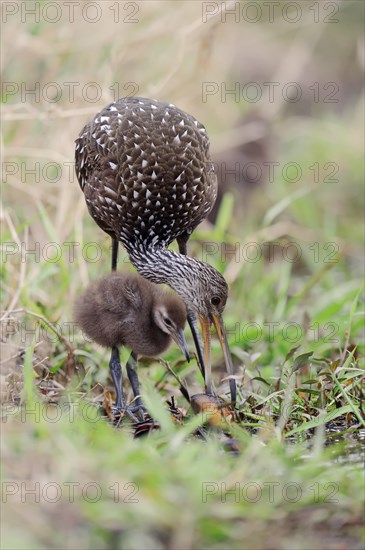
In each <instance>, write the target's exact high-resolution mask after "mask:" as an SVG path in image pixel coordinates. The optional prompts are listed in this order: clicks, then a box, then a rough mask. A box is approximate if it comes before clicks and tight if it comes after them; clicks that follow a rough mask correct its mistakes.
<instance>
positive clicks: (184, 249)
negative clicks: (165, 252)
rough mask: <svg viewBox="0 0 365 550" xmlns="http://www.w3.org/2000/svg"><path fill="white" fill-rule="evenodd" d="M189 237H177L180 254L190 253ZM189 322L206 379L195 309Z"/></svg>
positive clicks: (191, 312)
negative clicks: (188, 247)
mask: <svg viewBox="0 0 365 550" xmlns="http://www.w3.org/2000/svg"><path fill="white" fill-rule="evenodd" d="M189 237H190V233H189V234H188V233H185V234H184V235H181V236H180V237H179V238H178V239H177V243H178V245H179V252H180V254H183V255H184V256H187V253H188V251H187V246H186V245H187V242H188V239H189ZM188 323H189V327H190V330H191V334H192V335H193V340H194V344H195V349H196V352H197V354H198V363H199V368H200V371H201V373H202V375H203V378H204V381H205V364H204V354H203V347H202V342H201V339H200V334H199V330H198V323H197V320H196V315H195V313H194V311H191V310H189V311H188Z"/></svg>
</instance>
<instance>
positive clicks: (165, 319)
mask: <svg viewBox="0 0 365 550" xmlns="http://www.w3.org/2000/svg"><path fill="white" fill-rule="evenodd" d="M164 323H165V325H167V326H168V327H172V323H171V321H170V319H169V318H168V317H164Z"/></svg>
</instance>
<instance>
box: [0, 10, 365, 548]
mask: <svg viewBox="0 0 365 550" xmlns="http://www.w3.org/2000/svg"><path fill="white" fill-rule="evenodd" d="M1 9H2V21H3V34H2V48H3V58H2V105H1V109H2V121H3V124H2V143H1V144H2V181H3V185H2V191H3V193H2V213H1V219H0V222H1V236H2V255H3V262H2V265H1V270H2V273H1V274H2V281H1V304H2V321H1V329H2V338H1V340H2V341H1V346H2V363H1V365H2V371H1V372H2V374H1V382H2V386H1V387H2V399H3V401H4V402H17V399H19V392H20V388H21V387H22V383H21V376H20V375H19V365H21V364H22V363H23V358H24V352H25V350H26V349H27V346H29V344H30V342H32V340H33V338H34V331H35V324H36V323H40V330H41V333H40V337H39V338H38V340H37V344H36V345H35V347H34V349H33V350H32V356H31V360H32V361H33V365H34V368H35V372H36V381H37V383H38V384H39V387H40V389H41V391H42V392H43V394H44V395H47V396H48V398H52V396H53V398H55V399H56V398H57V396H58V392H59V391H60V387H61V388H64V387H65V386H66V385H67V384H68V383H69V381H70V377H71V374H72V373H73V372H74V371H75V368H76V367H77V369H79V370H80V371H81V372H82V373H83V374H85V372H87V373H88V377H87V378H86V379H85V380H86V382H85V383H86V385H87V384H89V386H88V388H89V389H88V391H89V392H90V393H89V395H97V396H98V397H100V396H101V395H102V389H100V388H102V386H100V385H99V384H105V383H106V379H107V374H108V371H107V368H106V367H107V361H108V358H107V355H108V354H107V353H105V352H104V351H103V350H101V349H100V348H98V347H97V346H94V345H93V344H91V343H90V342H85V340H84V339H82V337H81V335H80V334H79V332H78V331H77V329H75V330H74V328H73V326H72V306H73V302H74V300H75V297H76V296H77V295H78V294H79V293H80V291H81V289H83V288H84V287H85V286H86V285H87V284H88V282H89V281H90V280H92V279H95V278H96V277H98V276H100V275H102V274H105V273H108V272H109V270H110V254H111V250H110V239H109V238H108V237H107V235H105V234H104V233H103V232H102V231H101V230H100V229H99V228H98V227H97V226H96V224H95V223H94V222H93V221H92V220H91V218H90V217H89V215H88V213H87V210H86V206H85V203H84V197H83V194H82V192H81V190H80V189H79V186H78V182H77V180H76V176H75V174H74V141H75V139H76V137H77V136H78V134H79V132H80V130H81V129H82V127H83V126H84V124H85V123H86V122H88V121H89V120H90V119H91V118H92V117H93V116H94V115H95V114H96V113H97V112H98V111H99V110H101V109H102V108H103V107H104V106H105V105H107V104H108V103H109V102H111V101H114V100H115V99H118V98H120V97H124V96H130V95H137V96H142V97H152V98H156V99H159V100H161V101H168V102H173V103H175V104H176V105H177V106H178V107H180V108H181V109H183V110H186V111H187V112H189V113H191V114H193V115H194V116H195V117H196V118H197V119H198V120H199V121H200V122H202V123H203V124H204V125H205V127H206V128H207V131H208V135H209V137H210V141H211V154H212V159H213V161H214V162H215V163H216V168H217V171H218V176H219V183H220V190H219V198H218V201H217V204H216V206H215V208H214V210H213V211H212V213H211V214H210V217H209V220H206V221H205V222H204V223H203V224H201V226H199V228H198V229H197V230H196V231H195V233H194V235H193V236H192V238H191V240H190V241H189V243H188V250H189V253H190V254H191V255H194V256H196V257H198V258H201V259H203V260H205V261H208V262H209V263H211V264H212V265H214V266H215V267H216V268H217V269H219V270H220V271H221V272H222V273H223V274H224V275H225V277H226V279H227V281H228V283H229V286H230V299H229V301H228V304H227V307H226V311H225V315H224V318H225V323H226V328H227V331H228V334H229V340H230V347H231V350H232V354H233V358H234V362H235V366H236V369H237V373H238V375H240V376H242V380H243V381H244V382H245V383H246V382H247V380H251V379H252V378H253V377H254V376H258V375H259V376H260V377H264V378H265V377H268V378H270V377H271V376H273V375H274V373H275V372H277V369H278V367H279V366H280V365H281V362H282V360H283V358H284V357H285V355H286V354H287V353H288V351H289V350H290V349H291V348H292V347H293V346H296V345H301V344H303V343H304V344H309V345H310V349H313V350H314V351H315V353H316V354H322V356H324V357H327V358H333V357H334V356H337V355H338V354H339V353H344V350H346V349H353V347H352V348H351V346H358V348H357V349H358V351H359V352H361V351H363V339H362V338H363V336H362V334H363V332H362V331H363V321H362V319H361V317H360V315H359V311H360V312H361V310H363V301H361V298H360V299H359V301H358V302H356V303H358V304H359V305H358V307H359V308H360V309H359V310H357V313H355V312H354V303H355V299H356V297H357V296H358V294H359V288H360V285H361V281H362V278H363V262H364V255H363V230H364V227H363V216H364V214H363V212H364V190H363V179H364V158H363V150H364V64H365V59H364V32H363V29H364V3H363V2H361V1H358V0H342V1H341V0H335V1H331V2H325V1H318V2H314V1H313V2H312V1H306V0H305V1H297V2H284V1H278V2H244V1H242V2H229V1H227V2H220V1H213V2H200V1H194V2H193V1H189V2H183V1H170V0H166V1H158V0H152V1H139V0H138V1H132V2H119V1H117V2H115V1H112V2H109V1H102V2H101V1H99V2H87V1H83V0H82V1H80V2H62V1H61V2H47V1H43V2H42V1H40V2H28V1H27V2H25V1H24V2H23V1H19V2H12V1H6V2H2V4H1ZM119 267H120V269H126V270H127V269H130V264H128V260H127V257H126V255H125V253H122V254H121V258H120V263H119ZM349 315H350V316H351V319H352V331H351V333H350V328H351V327H350V325H349ZM70 323H71V324H70ZM70 327H71V328H70ZM298 327H299V329H298ZM298 331H299V332H298ZM190 344H191V340H190ZM70 345H71V346H72V347H70ZM75 348H76V356H77V358H78V364H77V365H76V366H75V363H74V362H72V361H71V359H70V354H71V355H72V353H71V351H72V350H74V349H75ZM336 354H337V355H336ZM122 357H123V359H124V360H125V359H126V358H127V352H125V353H124V354H123V355H122ZM166 358H167V359H168V360H171V361H175V363H176V365H179V359H181V358H180V356H179V352H178V351H177V350H171V351H169V353H168V354H167V355H166ZM70 361H71V363H70ZM213 363H214V366H215V371H214V372H215V377H216V384H217V385H218V384H220V383H221V382H220V379H221V378H222V377H223V376H224V370H223V369H222V357H221V356H220V348H219V345H218V344H217V343H216V342H215V343H214V347H213ZM101 364H103V365H105V368H104V369H100V368H99V367H100V365H101ZM177 368H178V367H177ZM179 368H181V369H182V370H181V375H182V376H183V377H185V379H186V380H187V381H188V384H189V388H191V390H192V393H193V392H194V391H195V392H196V391H199V389H201V384H202V381H201V379H200V378H199V375H198V374H197V369H196V367H195V365H190V366H187V365H185V366H181V365H180V367H179ZM141 370H142V369H141ZM144 372H145V371H143V373H144ZM45 373H47V375H45ZM49 373H56V375H57V376H55V378H54V380H55V381H56V382H54V380H53V381H52V380H51V378H50V379H49V380H48V374H49ZM143 373H141V378H142V382H143V379H144V376H145V375H144V374H143ZM164 373H165V370H164V368H163V366H162V365H160V364H159V363H155V364H154V365H153V366H152V367H151V370H150V374H149V376H150V377H151V378H152V380H153V382H154V383H155V385H156V386H157V387H159V388H161V387H162V386H161V384H160V381H161V380H162V379H163V380H164V384H165V385H163V389H164V390H166V392H167V393H168V392H172V393H174V392H175V394H177V393H178V392H177V390H176V386H174V381H173V380H171V379H169V377H166V373H165V374H164ZM45 380H46V382H45ZM47 380H48V381H47ZM42 384H43V385H42ZM47 384H48V385H47ZM57 384H58V386H57ZM159 384H160V385H159ZM221 387H222V392H223V391H225V390H226V385H225V383H224V382H223V383H222V386H221ZM90 388H91V389H90ZM95 388H96V390H95ZM84 390H85V387H84ZM84 390H83V391H84ZM251 390H252V386H249V387H248V389H247V387H246V386H244V385H243V389H242V390H241V394H240V396H241V398H244V397H245V396H247V392H248V391H251ZM50 392H51V393H50ZM52 392H53V393H52ZM93 392H94V393H93ZM49 396H51V397H49ZM45 540H47V537H46V539H45ZM74 542H75V541H74ZM70 544H71V543H70ZM85 544H86V543H85ZM70 547H71V546H70ZM111 547H112V546H111ZM237 547H238V546H237Z"/></svg>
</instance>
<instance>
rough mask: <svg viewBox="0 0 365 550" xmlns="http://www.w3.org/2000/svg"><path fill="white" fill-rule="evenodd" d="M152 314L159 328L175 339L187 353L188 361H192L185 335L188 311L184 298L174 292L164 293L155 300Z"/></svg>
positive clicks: (185, 353)
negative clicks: (181, 298)
mask: <svg viewBox="0 0 365 550" xmlns="http://www.w3.org/2000/svg"><path fill="white" fill-rule="evenodd" d="M152 315H153V319H154V321H155V323H156V325H157V326H158V327H159V329H160V330H162V332H164V333H165V334H168V335H169V336H170V338H172V339H173V341H174V342H175V343H176V344H177V345H178V346H179V348H180V349H181V351H182V352H183V354H184V355H185V357H186V359H187V361H190V356H189V352H188V347H187V344H186V340H185V336H184V326H185V323H186V317H187V313H186V307H185V304H184V303H183V302H182V300H180V298H178V297H177V296H174V295H172V294H167V293H164V294H162V295H161V296H160V297H159V300H156V301H155V303H154V305H153V309H152Z"/></svg>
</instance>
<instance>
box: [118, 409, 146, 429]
mask: <svg viewBox="0 0 365 550" xmlns="http://www.w3.org/2000/svg"><path fill="white" fill-rule="evenodd" d="M138 412H140V408H138V407H136V406H134V407H133V406H131V405H129V406H122V407H118V406H117V404H114V405H113V407H112V413H113V416H114V424H115V425H116V426H119V425H120V423H121V422H122V420H123V418H124V417H125V416H127V417H128V418H129V419H130V420H131V421H132V422H133V423H134V424H135V423H138V422H140V421H141V419H140V418H138V416H137V415H136V413H138ZM143 418H144V416H143V417H142V419H143Z"/></svg>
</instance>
